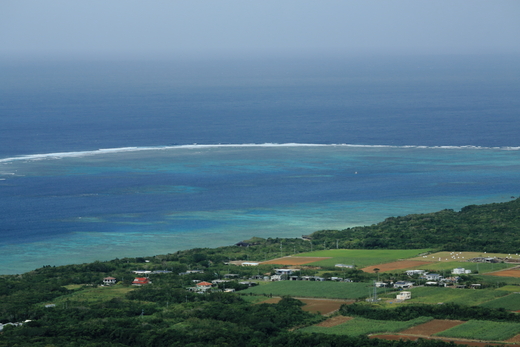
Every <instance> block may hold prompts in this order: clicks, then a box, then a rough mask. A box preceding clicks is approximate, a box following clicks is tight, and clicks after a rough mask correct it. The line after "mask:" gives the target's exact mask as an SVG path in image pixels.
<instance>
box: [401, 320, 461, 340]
mask: <svg viewBox="0 0 520 347" xmlns="http://www.w3.org/2000/svg"><path fill="white" fill-rule="evenodd" d="M462 323H464V322H463V321H461V320H447V319H434V320H432V321H429V322H427V323H424V324H421V325H416V326H414V327H411V328H409V329H406V330H403V331H401V334H408V335H421V336H430V335H433V334H436V333H440V332H441V331H444V330H446V329H450V328H453V327H455V326H457V325H460V324H462Z"/></svg>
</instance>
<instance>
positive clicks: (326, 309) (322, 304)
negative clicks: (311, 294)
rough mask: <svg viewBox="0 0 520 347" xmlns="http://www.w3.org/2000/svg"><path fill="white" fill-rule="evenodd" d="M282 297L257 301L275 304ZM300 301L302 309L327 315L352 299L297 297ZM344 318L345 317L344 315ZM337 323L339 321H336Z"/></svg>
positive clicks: (351, 301)
mask: <svg viewBox="0 0 520 347" xmlns="http://www.w3.org/2000/svg"><path fill="white" fill-rule="evenodd" d="M281 299H282V298H271V299H267V300H264V301H261V302H259V304H264V303H266V304H276V303H278V302H279V301H280V300H281ZM297 299H298V300H300V301H301V302H303V303H304V304H305V306H302V309H303V310H304V311H308V312H312V313H318V312H319V313H321V314H322V315H325V316H326V315H328V314H331V313H333V312H335V311H337V310H339V308H340V307H341V305H344V304H347V305H348V304H352V303H353V302H354V301H353V300H348V301H345V300H329V299H306V298H297ZM337 317H343V316H337ZM345 318H346V317H345ZM338 324H339V323H338Z"/></svg>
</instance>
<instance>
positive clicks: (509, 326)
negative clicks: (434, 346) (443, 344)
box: [435, 320, 520, 341]
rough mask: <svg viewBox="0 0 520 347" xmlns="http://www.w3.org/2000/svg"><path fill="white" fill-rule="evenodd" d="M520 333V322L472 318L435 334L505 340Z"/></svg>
mask: <svg viewBox="0 0 520 347" xmlns="http://www.w3.org/2000/svg"><path fill="white" fill-rule="evenodd" d="M518 334H520V324H518V323H508V322H491V321H481V320H478V321H477V320H470V321H468V322H466V323H464V324H461V325H458V326H456V327H453V328H451V329H448V330H445V331H443V332H440V333H437V334H435V336H444V337H454V338H463V339H475V340H486V341H504V340H507V339H509V338H512V337H514V336H516V335H518Z"/></svg>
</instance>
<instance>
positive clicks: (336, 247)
mask: <svg viewBox="0 0 520 347" xmlns="http://www.w3.org/2000/svg"><path fill="white" fill-rule="evenodd" d="M336 249H338V240H336Z"/></svg>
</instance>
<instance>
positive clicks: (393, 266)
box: [361, 260, 430, 273]
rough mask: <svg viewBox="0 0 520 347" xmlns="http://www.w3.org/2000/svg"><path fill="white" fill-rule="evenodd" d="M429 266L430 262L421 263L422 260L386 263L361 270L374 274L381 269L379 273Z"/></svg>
mask: <svg viewBox="0 0 520 347" xmlns="http://www.w3.org/2000/svg"><path fill="white" fill-rule="evenodd" d="M428 264H430V262H427V261H421V260H400V261H394V262H391V263H386V264H379V265H371V266H367V267H364V268H362V269H361V270H363V271H365V272H370V273H372V272H374V269H379V272H386V271H395V270H404V269H412V268H417V267H419V266H422V265H428Z"/></svg>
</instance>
